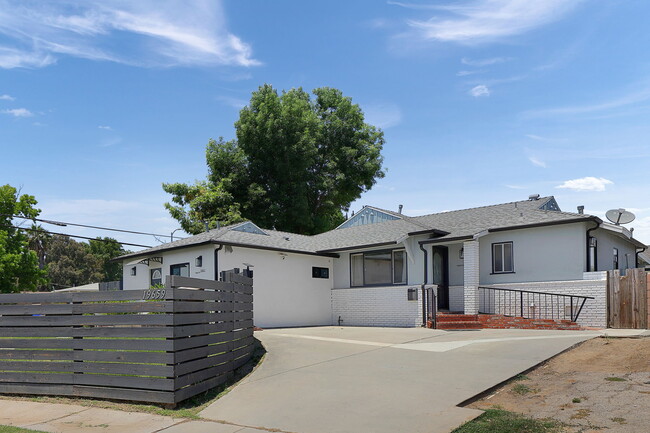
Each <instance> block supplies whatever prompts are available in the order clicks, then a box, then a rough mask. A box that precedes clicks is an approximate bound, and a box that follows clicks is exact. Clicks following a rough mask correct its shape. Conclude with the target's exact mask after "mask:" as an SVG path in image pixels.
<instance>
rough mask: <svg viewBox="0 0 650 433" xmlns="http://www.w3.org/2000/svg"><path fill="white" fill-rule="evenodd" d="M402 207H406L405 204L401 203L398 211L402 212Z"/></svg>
mask: <svg viewBox="0 0 650 433" xmlns="http://www.w3.org/2000/svg"><path fill="white" fill-rule="evenodd" d="M402 209H404V205H403V204H401V205H399V208H398V211H397V212H398V213H400V214H401V213H402Z"/></svg>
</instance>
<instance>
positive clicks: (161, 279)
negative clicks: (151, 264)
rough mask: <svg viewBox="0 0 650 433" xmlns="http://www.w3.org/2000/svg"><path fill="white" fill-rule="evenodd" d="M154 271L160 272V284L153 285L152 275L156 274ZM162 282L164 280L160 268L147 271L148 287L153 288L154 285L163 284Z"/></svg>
mask: <svg viewBox="0 0 650 433" xmlns="http://www.w3.org/2000/svg"><path fill="white" fill-rule="evenodd" d="M156 271H160V282H159V283H154V282H153V273H154V272H156ZM163 280H164V275H163V270H162V267H160V268H151V269H149V285H150V286H155V285H156V284H163Z"/></svg>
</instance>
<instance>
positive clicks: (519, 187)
mask: <svg viewBox="0 0 650 433" xmlns="http://www.w3.org/2000/svg"><path fill="white" fill-rule="evenodd" d="M505 187H506V188H510V189H526V187H525V186H521V185H505Z"/></svg>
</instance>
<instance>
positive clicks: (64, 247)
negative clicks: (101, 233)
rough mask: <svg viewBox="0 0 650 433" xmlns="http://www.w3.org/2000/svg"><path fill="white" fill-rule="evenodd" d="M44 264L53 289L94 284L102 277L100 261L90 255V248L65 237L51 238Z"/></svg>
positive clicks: (56, 236)
mask: <svg viewBox="0 0 650 433" xmlns="http://www.w3.org/2000/svg"><path fill="white" fill-rule="evenodd" d="M45 264H46V266H47V272H48V276H49V279H50V284H51V285H52V287H53V288H54V289H59V288H62V287H70V286H81V285H84V284H88V283H96V282H99V281H101V280H102V278H103V276H104V274H103V269H102V260H101V259H100V258H99V257H97V256H95V255H94V254H93V253H92V251H91V250H90V246H89V245H88V244H86V243H83V242H77V241H75V240H73V239H70V238H69V237H67V236H59V235H54V236H52V238H51V239H50V240H49V242H48V245H47V253H46V256H45Z"/></svg>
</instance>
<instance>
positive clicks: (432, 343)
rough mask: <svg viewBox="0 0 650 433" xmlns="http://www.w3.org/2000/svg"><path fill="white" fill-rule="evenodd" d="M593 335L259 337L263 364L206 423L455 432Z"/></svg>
mask: <svg viewBox="0 0 650 433" xmlns="http://www.w3.org/2000/svg"><path fill="white" fill-rule="evenodd" d="M598 335H599V333H598V332H593V331H585V332H583V331H538V330H497V329H490V330H479V331H457V332H449V331H439V330H431V329H422V328H411V329H395V328H345V327H343V328H341V327H319V328H298V329H276V330H265V331H261V332H258V333H256V337H257V338H259V339H260V340H261V341H262V343H263V344H264V346H265V347H266V349H267V352H268V353H267V355H266V359H265V361H264V362H263V363H262V365H261V366H260V367H259V368H258V369H257V370H256V371H255V372H254V373H253V374H252V375H250V376H248V377H247V378H246V379H245V380H244V381H242V382H241V383H240V384H239V385H238V386H237V387H236V388H235V389H233V390H232V391H231V392H230V393H228V394H227V395H226V396H224V397H222V398H221V399H220V400H219V401H217V402H215V403H213V404H212V405H211V406H209V407H208V408H206V409H205V410H204V411H203V412H201V414H200V415H201V416H202V417H204V418H209V419H213V420H223V421H227V422H232V423H236V424H240V425H248V426H257V427H263V428H265V429H277V430H280V431H284V432H299V433H350V432H355V433H363V432H368V433H384V432H385V433H394V432H397V431H400V432H408V433H416V432H422V433H435V432H449V431H451V430H453V429H454V428H455V427H457V426H458V425H460V424H462V423H463V422H464V421H467V420H469V419H472V418H474V417H476V416H478V415H479V414H480V413H481V412H479V411H476V410H473V409H464V408H459V407H457V405H458V404H459V403H461V402H463V401H465V400H466V399H469V398H471V397H473V396H474V395H476V394H478V393H480V392H482V391H484V390H486V389H488V388H490V387H492V386H494V385H497V384H499V383H500V382H502V381H504V380H507V379H509V378H511V377H512V376H515V375H516V374H518V373H520V372H522V371H524V370H527V369H528V368H530V367H533V366H535V365H536V364H538V363H540V362H542V361H544V360H546V359H548V358H550V357H552V356H554V355H556V354H558V353H560V352H562V351H564V350H566V349H568V348H570V347H571V346H573V345H575V344H576V343H579V342H581V341H584V340H587V339H590V338H593V337H596V336H598Z"/></svg>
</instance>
